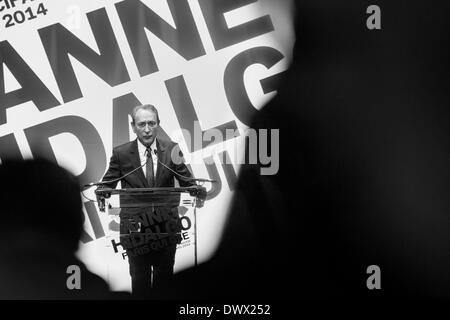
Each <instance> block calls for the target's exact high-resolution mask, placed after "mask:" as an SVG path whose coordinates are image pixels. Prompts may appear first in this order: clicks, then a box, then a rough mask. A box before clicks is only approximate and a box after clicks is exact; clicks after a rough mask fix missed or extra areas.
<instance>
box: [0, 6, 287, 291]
mask: <svg viewBox="0 0 450 320" xmlns="http://www.w3.org/2000/svg"><path fill="white" fill-rule="evenodd" d="M281 4H283V5H281ZM288 4H289V1H287V0H286V1H280V0H259V1H257V0H234V1H231V0H223V1H219V0H141V1H138V0H125V1H124V0H122V1H114V0H110V1H102V0H78V1H75V0H32V1H31V0H29V1H26V0H25V1H23V0H17V1H9V0H8V1H2V2H0V18H1V19H0V41H1V42H0V43H1V46H0V66H1V67H2V68H0V81H1V82H0V160H1V159H5V158H7V157H11V156H16V157H23V158H32V157H35V156H37V155H39V154H45V156H47V157H48V158H50V159H52V160H54V161H56V162H57V163H59V164H60V165H61V166H63V167H65V168H67V169H69V170H70V171H71V172H72V173H74V174H75V175H77V176H79V179H80V181H81V183H83V184H84V183H88V182H93V181H98V180H100V179H101V177H102V175H103V174H104V172H105V171H106V169H107V165H108V162H109V157H110V155H111V153H112V148H113V147H114V146H116V145H118V144H121V143H123V142H126V141H129V140H130V139H134V138H135V137H134V135H133V133H132V131H131V128H130V126H129V122H130V118H129V112H130V110H131V108H132V107H134V106H135V105H137V104H141V103H142V104H143V103H150V104H153V105H155V106H156V107H157V108H158V110H159V116H160V119H161V127H162V129H163V132H162V133H161V134H162V135H165V134H167V135H168V136H169V137H170V138H171V139H172V140H174V141H177V142H178V143H179V144H180V147H181V149H182V151H183V153H184V155H185V157H186V160H187V162H188V163H189V164H190V166H191V169H192V171H193V173H194V175H195V176H196V177H205V178H212V179H217V180H218V183H216V184H215V185H214V186H211V185H210V184H205V187H206V188H207V190H208V191H209V195H208V201H206V203H205V205H204V207H203V208H201V209H198V210H197V232H198V260H199V262H202V261H205V260H207V259H208V258H209V257H210V256H211V255H212V254H213V253H214V250H215V248H216V247H217V245H218V243H219V241H220V236H221V231H222V227H223V225H224V222H225V219H226V214H227V209H228V205H229V203H230V200H231V197H232V192H233V188H234V183H235V182H236V176H237V175H238V170H239V163H240V161H241V159H242V156H243V155H242V150H243V143H242V142H243V136H244V132H245V129H246V128H247V127H248V126H249V119H250V118H251V116H252V115H253V114H254V113H256V112H257V110H258V109H260V108H261V107H262V106H263V105H264V103H266V102H267V101H268V100H269V99H270V98H272V97H273V96H274V94H276V92H275V91H274V86H273V83H274V82H275V80H276V79H277V76H278V75H279V74H280V73H281V72H283V71H285V70H286V68H287V66H288V63H289V55H290V52H291V50H292V44H293V27H292V23H291V21H292V18H291V16H290V10H289V5H288ZM272 80H274V81H272ZM195 120H197V121H195ZM194 121H195V122H194ZM181 129H184V131H183V130H181ZM211 129H218V130H219V132H224V133H225V131H226V129H229V130H231V129H233V130H235V131H236V132H237V133H238V134H236V137H229V138H228V139H224V141H220V140H217V141H214V142H212V143H208V141H205V142H203V143H200V144H198V143H197V144H195V143H193V141H192V140H190V139H189V135H188V134H187V132H189V133H190V134H191V136H192V138H193V137H194V136H196V135H197V136H198V134H199V133H204V134H205V135H206V136H208V133H211V132H212V131H208V130H211ZM183 132H184V133H183ZM216 132H217V131H216ZM281 134H282V133H281ZM189 140H190V141H189ZM226 158H229V159H231V160H232V164H227V163H224V159H226ZM85 194H86V196H87V197H88V198H95V196H94V193H93V190H92V189H91V190H88V191H87V192H86V193H85ZM49 201H51V200H49ZM83 201H85V206H84V207H85V233H84V234H83V238H82V242H81V243H80V250H79V256H80V258H81V259H82V260H83V261H84V262H85V263H86V264H87V266H88V267H89V269H90V270H92V271H93V272H95V273H97V274H99V275H100V276H102V277H103V278H105V279H106V280H108V282H109V284H110V286H111V288H112V289H114V290H129V289H130V277H129V273H128V262H127V261H126V260H125V259H123V257H122V255H121V254H120V251H121V250H119V252H118V253H115V252H114V250H113V248H112V246H111V239H113V238H114V237H115V236H117V231H115V228H114V226H113V224H111V222H110V219H109V218H108V217H107V216H106V214H105V213H101V212H99V211H98V208H97V207H96V206H95V204H93V203H91V202H88V201H87V200H86V199H84V200H83ZM61 214H64V212H61ZM187 214H188V216H189V215H190V217H191V218H192V216H191V215H192V210H190V211H188V213H187ZM111 229H112V230H111ZM192 230H193V229H192V228H191V229H189V230H187V234H186V240H184V242H183V243H182V245H181V246H180V248H179V250H178V251H177V256H176V264H175V270H176V271H179V270H182V269H185V268H188V267H190V266H192V265H193V263H194V256H193V245H192V244H193V235H192ZM111 237H112V238H111Z"/></svg>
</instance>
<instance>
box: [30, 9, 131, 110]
mask: <svg viewBox="0 0 450 320" xmlns="http://www.w3.org/2000/svg"><path fill="white" fill-rule="evenodd" d="M87 18H88V20H89V24H90V26H91V29H92V33H93V35H94V38H95V41H96V43H97V46H98V49H99V52H100V54H98V53H97V52H95V51H94V50H93V49H91V48H90V47H89V46H87V45H86V44H85V43H84V42H83V41H81V40H80V39H78V38H77V37H75V35H74V34H73V33H71V32H70V31H68V30H67V29H66V28H65V27H63V26H62V25H61V24H60V23H55V24H53V25H50V26H48V27H45V28H42V29H39V30H38V32H39V36H40V37H41V41H42V44H43V45H44V49H45V52H46V53H47V57H48V61H49V62H50V65H51V67H52V70H53V74H54V76H55V78H56V81H57V84H58V88H59V90H60V91H61V95H62V97H63V100H64V102H66V103H67V102H70V101H73V100H76V99H79V98H81V97H83V95H82V93H81V89H80V85H79V84H78V80H77V78H76V76H75V71H74V70H73V66H72V63H71V62H70V59H69V54H70V55H71V56H72V57H73V58H75V59H77V60H78V61H79V62H81V63H82V64H83V65H84V66H86V67H87V68H88V69H89V70H91V71H92V72H94V73H95V74H96V75H97V76H98V77H100V78H101V79H102V80H103V81H105V82H106V83H107V84H108V85H110V86H111V87H114V86H117V85H119V84H122V83H124V82H128V81H130V76H129V75H128V71H127V69H126V66H125V62H124V60H123V57H122V53H121V51H120V48H119V45H118V43H117V40H116V37H115V35H114V31H113V29H112V26H111V23H110V21H109V19H108V15H107V13H106V10H105V8H101V9H98V10H95V11H92V12H89V13H88V14H87ZM55 48H57V49H56V50H55Z"/></svg>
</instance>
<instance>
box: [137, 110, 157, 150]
mask: <svg viewBox="0 0 450 320" xmlns="http://www.w3.org/2000/svg"><path fill="white" fill-rule="evenodd" d="M131 126H132V127H133V132H134V133H135V134H136V135H137V137H138V139H139V141H141V142H142V144H143V145H145V146H146V147H149V146H150V145H151V144H152V143H153V140H155V137H156V131H157V128H158V117H157V116H156V114H155V113H154V112H153V111H151V110H145V109H140V110H138V112H136V115H135V117H134V124H133V123H132V124H131Z"/></svg>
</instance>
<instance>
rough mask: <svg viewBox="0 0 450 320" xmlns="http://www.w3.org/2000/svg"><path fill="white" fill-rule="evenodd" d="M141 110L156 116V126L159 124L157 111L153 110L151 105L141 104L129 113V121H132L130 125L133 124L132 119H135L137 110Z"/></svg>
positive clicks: (153, 107)
mask: <svg viewBox="0 0 450 320" xmlns="http://www.w3.org/2000/svg"><path fill="white" fill-rule="evenodd" d="M141 109H142V110H150V111H152V112H154V113H155V114H156V119H157V121H158V124H159V115H158V110H157V109H156V108H155V106H154V105H151V104H143V105H141V106H136V107H134V108H133V111H131V119H132V123H133V124H134V118H135V117H136V113H137V112H138V111H139V110H141Z"/></svg>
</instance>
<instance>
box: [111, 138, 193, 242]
mask: <svg viewBox="0 0 450 320" xmlns="http://www.w3.org/2000/svg"><path fill="white" fill-rule="evenodd" d="M156 148H157V153H158V160H159V161H160V162H162V163H164V164H165V165H166V166H168V167H169V168H171V169H172V170H173V171H175V172H177V173H178V174H180V175H181V176H185V177H192V174H191V172H190V171H189V170H188V168H187V167H186V165H185V164H184V163H180V164H176V163H174V162H173V161H172V158H171V154H172V151H175V152H176V151H177V149H174V148H178V146H177V144H176V143H174V142H171V141H164V140H161V139H156ZM178 152H180V154H181V151H178ZM139 166H141V163H140V159H139V151H138V142H137V140H134V141H131V142H128V143H125V144H123V145H120V146H118V147H116V148H114V150H113V154H112V157H111V160H110V164H109V168H108V171H107V172H106V173H105V175H104V177H103V179H102V181H111V180H114V179H117V178H120V177H122V176H124V175H126V174H127V173H129V172H130V171H133V170H134V169H135V168H137V167H139ZM174 178H176V179H177V180H178V182H179V184H180V186H181V187H188V186H192V185H195V183H194V182H192V181H187V180H183V178H181V177H179V176H178V175H176V174H175V173H173V172H172V171H170V170H169V169H167V168H166V167H164V166H163V165H161V164H160V163H158V166H157V170H156V175H155V183H154V187H155V188H159V187H174ZM117 183H118V181H117V182H114V183H110V184H107V185H106V187H109V188H115V187H116V186H117ZM121 185H122V189H125V188H148V187H149V185H148V182H147V180H146V178H145V175H144V172H143V170H142V169H139V170H137V171H136V172H133V173H132V174H130V175H129V176H127V177H125V178H123V179H121ZM133 201H139V200H135V199H133V198H131V197H127V198H125V197H121V204H124V203H130V202H133ZM173 209H174V208H173V207H172V208H168V207H157V208H155V210H156V211H157V213H158V214H164V213H166V214H167V213H169V214H170V215H172V216H173V219H178V213H177V211H176V210H173ZM141 213H143V211H142V209H139V208H123V209H122V210H121V213H120V218H121V224H120V233H121V234H127V233H129V229H128V228H129V226H128V224H127V220H126V219H128V218H129V217H131V216H133V215H137V214H141ZM164 225H165V224H164V223H163V224H161V226H160V230H161V232H164Z"/></svg>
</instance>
